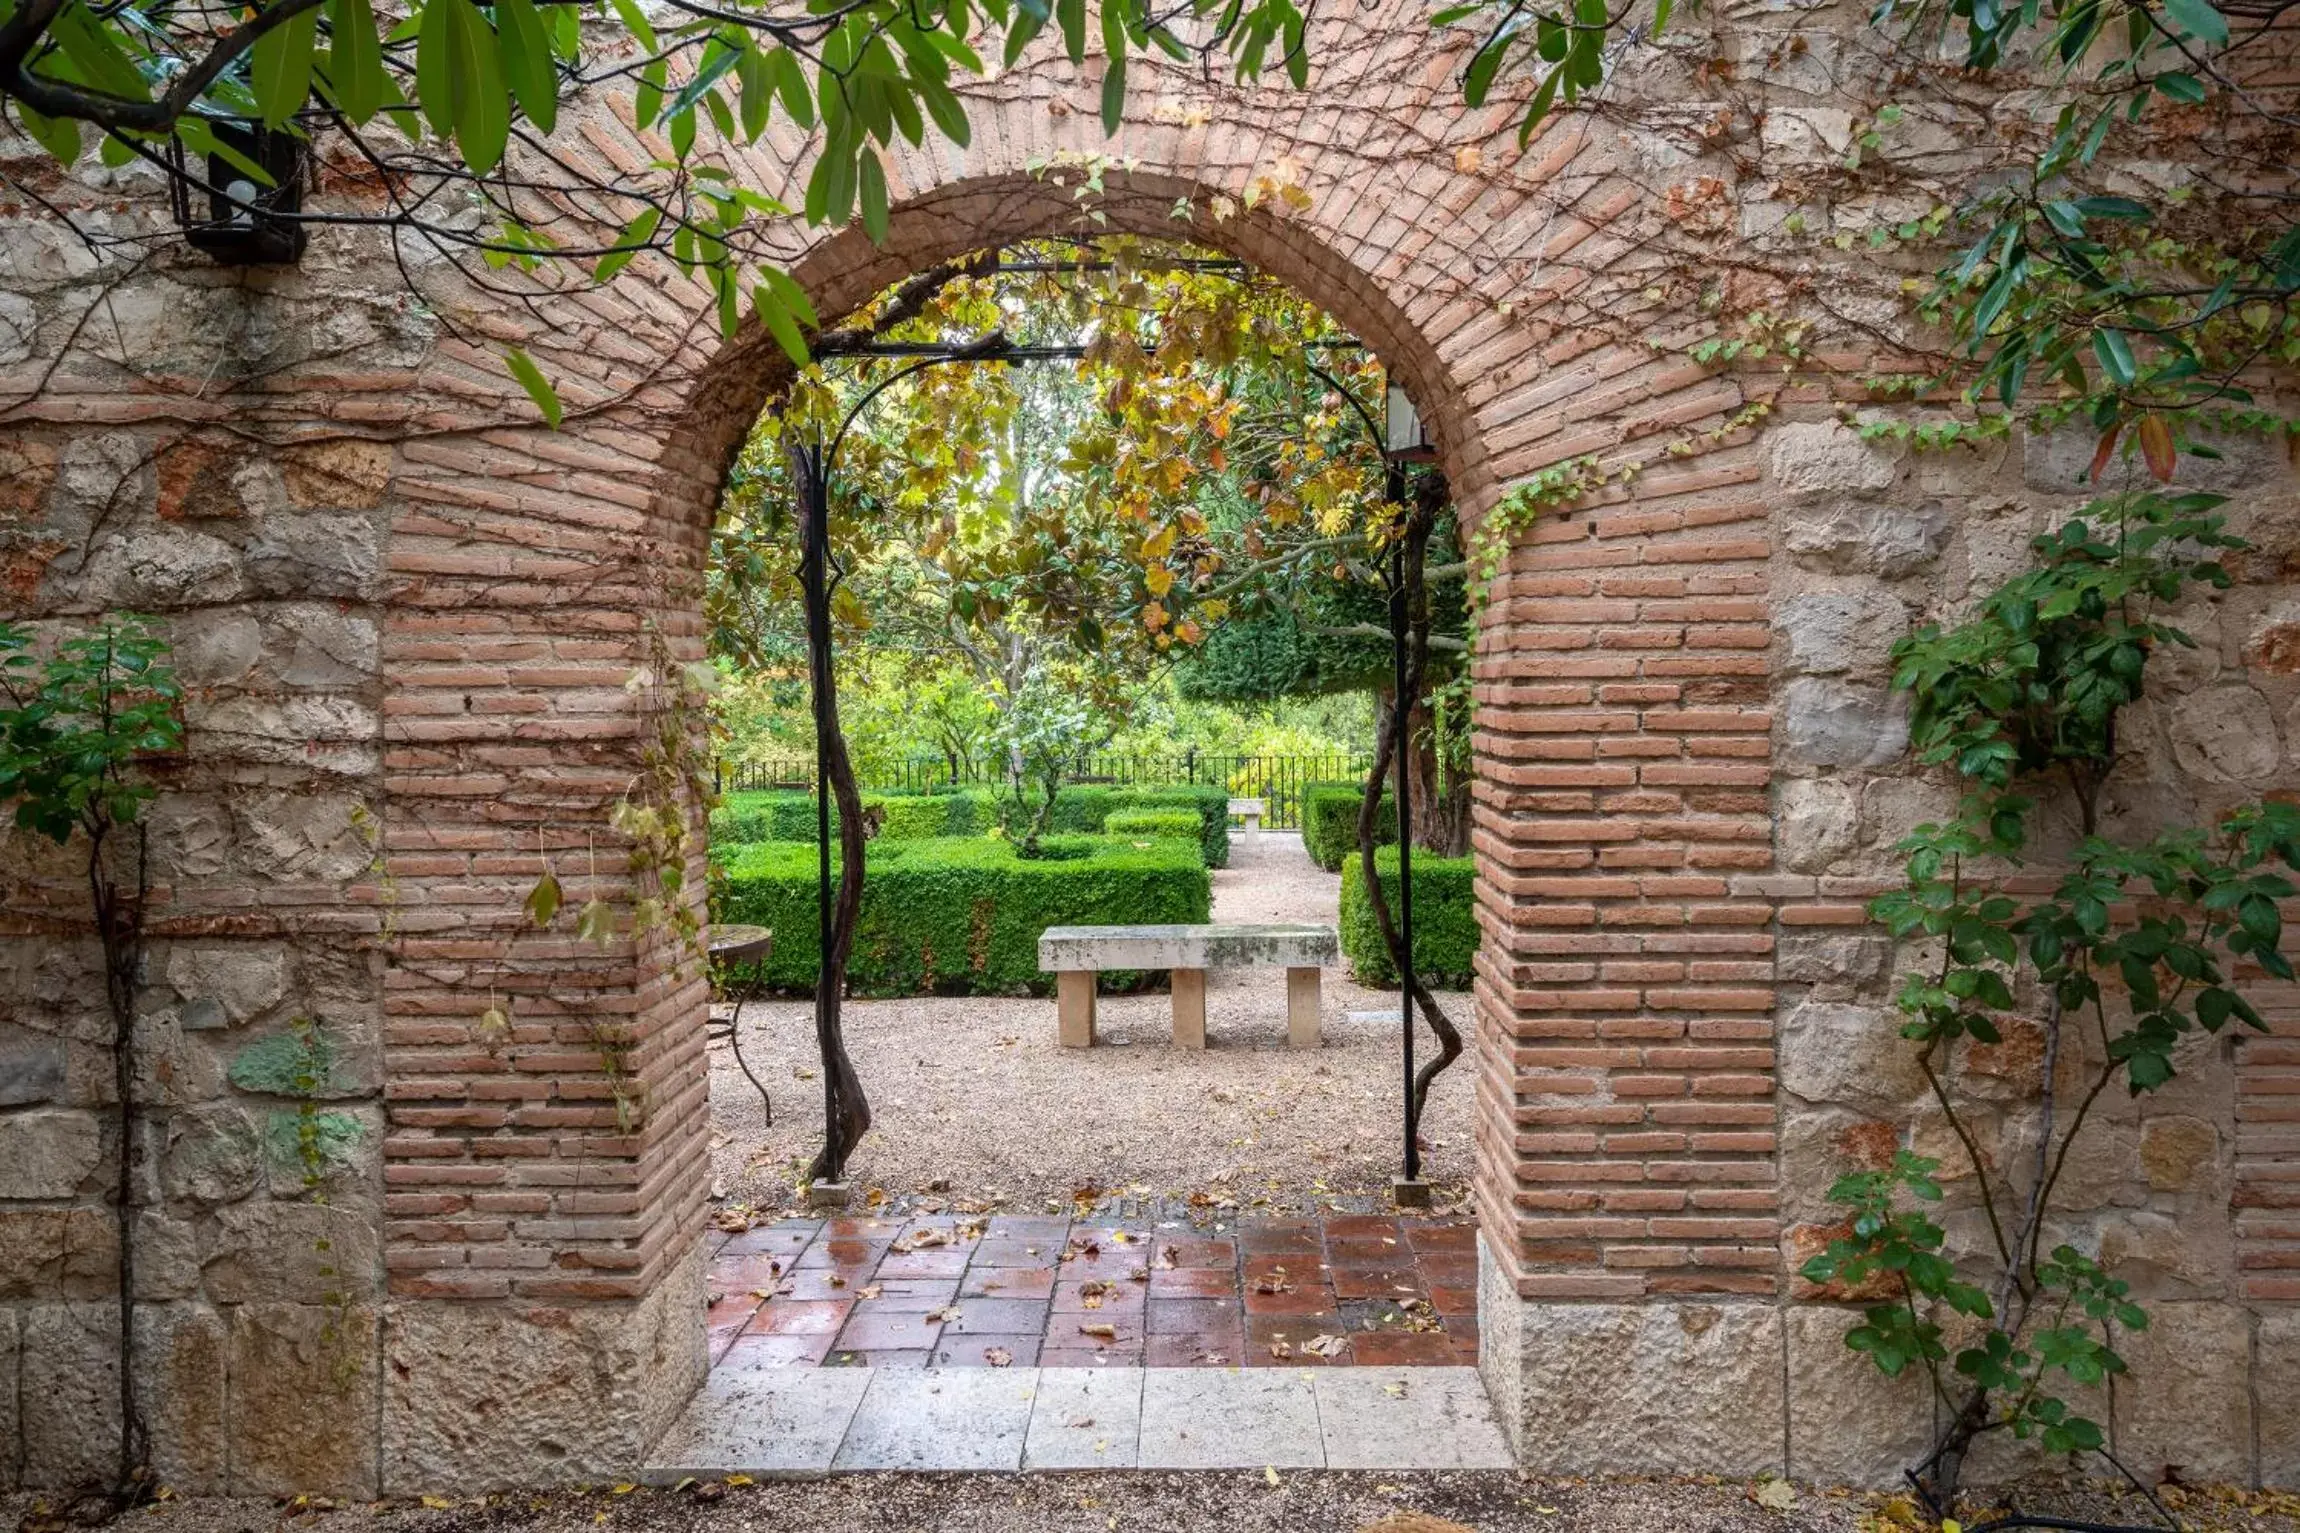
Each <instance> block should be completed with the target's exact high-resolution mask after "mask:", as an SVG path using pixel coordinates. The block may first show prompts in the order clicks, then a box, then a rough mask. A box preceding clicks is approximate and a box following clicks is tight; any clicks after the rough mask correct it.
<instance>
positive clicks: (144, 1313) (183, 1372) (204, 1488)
mask: <svg viewBox="0 0 2300 1533" xmlns="http://www.w3.org/2000/svg"><path fill="white" fill-rule="evenodd" d="M136 1347H137V1351H138V1354H139V1355H138V1357H137V1363H136V1371H137V1376H138V1377H137V1385H136V1401H137V1409H138V1411H139V1412H140V1413H141V1414H142V1416H143V1419H144V1429H145V1431H146V1433H147V1434H148V1440H149V1442H150V1445H151V1456H152V1472H153V1473H154V1474H155V1475H156V1476H158V1478H159V1481H160V1483H161V1484H163V1485H166V1486H168V1487H169V1488H170V1489H172V1490H175V1491H177V1492H178V1493H180V1494H188V1495H221V1494H223V1493H224V1492H225V1491H226V1490H227V1489H228V1488H229V1479H230V1467H229V1466H230V1458H229V1454H228V1452H227V1451H226V1447H225V1442H226V1437H225V1419H224V1418H225V1398H226V1380H228V1379H229V1378H230V1377H231V1359H230V1344H229V1333H228V1328H227V1327H226V1325H225V1322H224V1319H223V1317H222V1316H221V1315H219V1314H217V1313H216V1312H215V1311H214V1310H212V1309H210V1308H208V1307H207V1306H206V1305H202V1304H166V1305H158V1306H151V1307H145V1308H139V1309H138V1310H137V1311H136Z"/></svg>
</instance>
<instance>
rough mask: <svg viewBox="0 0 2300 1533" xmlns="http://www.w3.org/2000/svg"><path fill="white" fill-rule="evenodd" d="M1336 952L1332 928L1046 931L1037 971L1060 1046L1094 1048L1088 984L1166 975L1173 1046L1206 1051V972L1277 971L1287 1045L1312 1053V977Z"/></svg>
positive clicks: (1315, 986) (1316, 988)
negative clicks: (1106, 975)
mask: <svg viewBox="0 0 2300 1533" xmlns="http://www.w3.org/2000/svg"><path fill="white" fill-rule="evenodd" d="M1340 952H1341V945H1340V943H1339V942H1338V941H1337V940H1336V938H1335V935H1334V929H1333V928H1332V927H1331V926H1313V925H1277V926H1254V925H1244V924H1231V925H1217V926H1049V927H1048V928H1047V929H1046V931H1045V932H1044V934H1043V935H1041V936H1040V937H1039V939H1038V967H1039V969H1040V971H1041V972H1043V973H1047V974H1052V975H1054V976H1055V991H1056V996H1057V1002H1056V1013H1057V1017H1058V1021H1059V1025H1060V1030H1061V1031H1060V1036H1061V1040H1062V1046H1063V1047H1064V1048H1071V1049H1084V1048H1091V1047H1092V1046H1093V1044H1094V976H1095V975H1096V974H1098V973H1100V972H1101V971H1102V970H1104V969H1166V970H1169V971H1171V972H1172V974H1173V976H1174V1046H1175V1047H1176V1048H1178V1049H1202V1048H1204V1047H1205V1046H1206V971H1207V970H1208V969H1244V968H1253V967H1258V966H1260V967H1282V968H1284V969H1285V971H1286V1041H1287V1042H1288V1043H1291V1044H1292V1045H1293V1046H1294V1047H1295V1048H1297V1049H1314V1048H1316V1047H1317V1046H1318V1004H1319V1000H1320V976H1319V971H1320V970H1322V969H1323V968H1325V967H1326V965H1328V964H1330V963H1333V962H1335V961H1336V960H1337V959H1338V958H1339V956H1340Z"/></svg>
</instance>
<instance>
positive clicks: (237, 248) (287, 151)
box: [172, 122, 310, 266]
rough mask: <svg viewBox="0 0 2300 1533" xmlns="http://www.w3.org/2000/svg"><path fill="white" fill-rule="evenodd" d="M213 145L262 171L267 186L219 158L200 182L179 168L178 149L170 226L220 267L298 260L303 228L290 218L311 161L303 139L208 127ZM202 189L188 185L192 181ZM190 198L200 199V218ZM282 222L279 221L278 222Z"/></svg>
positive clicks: (223, 125) (224, 125) (179, 149)
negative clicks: (174, 225) (173, 218)
mask: <svg viewBox="0 0 2300 1533" xmlns="http://www.w3.org/2000/svg"><path fill="white" fill-rule="evenodd" d="M209 131H210V132H212V133H213V134H214V135H215V139H216V142H217V143H219V144H222V145H225V146H227V147H229V148H230V149H231V150H232V151H233V153H235V154H237V155H239V156H240V157H241V159H243V160H245V161H248V162H250V163H253V164H256V165H260V166H262V167H263V170H264V173H265V174H266V175H268V176H269V177H271V183H272V184H271V185H269V186H264V185H261V184H260V183H259V182H258V181H257V180H256V178H255V177H254V176H251V175H249V174H248V172H247V168H246V166H245V165H242V164H238V163H235V162H234V161H232V160H231V159H228V158H226V157H225V156H224V155H221V154H211V155H209V156H208V157H207V168H206V171H205V173H204V175H201V176H197V177H195V176H194V175H192V174H191V173H190V172H189V171H187V170H186V169H185V167H184V163H183V146H182V144H181V143H180V142H179V143H177V145H176V146H175V156H176V170H177V172H178V173H177V175H176V177H175V178H174V181H173V183H172V187H173V192H174V196H175V204H176V223H177V224H178V225H179V226H180V227H181V228H182V229H183V231H184V239H185V240H186V241H187V242H188V243H189V244H190V245H191V246H192V248H193V249H195V250H200V251H204V252H206V253H207V254H208V255H209V256H211V257H213V258H214V259H215V260H216V261H218V262H220V263H221V264H223V265H226V266H285V265H292V264H294V263H295V262H296V261H297V260H299V259H301V258H302V256H303V247H304V227H303V223H302V221H301V220H299V219H297V218H295V217H294V216H293V215H294V214H296V213H298V212H300V211H302V209H303V193H304V182H305V177H306V172H307V168H308V166H309V164H310V155H309V154H308V152H307V147H306V145H305V142H304V140H303V139H301V138H298V137H297V136H296V135H295V134H293V133H285V132H281V131H279V130H277V129H270V128H259V127H252V126H243V125H240V124H235V123H228V122H211V123H210V124H209ZM196 181H197V182H204V183H205V185H204V186H195V184H194V183H195V182H196ZM195 195H198V196H203V197H204V199H205V201H206V207H205V208H204V209H203V210H202V211H203V212H204V213H205V214H206V216H205V217H204V218H203V217H195V216H194V212H193V201H194V197H195ZM283 214H284V215H288V216H285V217H282V216H280V215H283Z"/></svg>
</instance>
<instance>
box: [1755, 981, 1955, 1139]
mask: <svg viewBox="0 0 2300 1533" xmlns="http://www.w3.org/2000/svg"><path fill="white" fill-rule="evenodd" d="M1778 1072H1779V1079H1780V1082H1781V1089H1782V1090H1784V1091H1787V1092H1789V1093H1790V1094H1791V1095H1793V1096H1797V1097H1801V1098H1803V1099H1804V1100H1805V1101H1807V1102H1815V1103H1820V1102H1830V1103H1837V1104H1841V1105H1844V1106H1849V1107H1855V1108H1859V1109H1861V1110H1862V1111H1864V1112H1868V1113H1872V1114H1877V1115H1890V1114H1891V1112H1892V1111H1893V1110H1894V1109H1896V1108H1898V1107H1901V1106H1903V1105H1904V1104H1906V1103H1908V1102H1911V1101H1913V1100H1914V1099H1915V1098H1917V1097H1918V1096H1919V1095H1921V1094H1922V1093H1923V1092H1924V1090H1925V1081H1924V1076H1923V1074H1922V1073H1921V1072H1920V1071H1919V1070H1918V1069H1917V1065H1916V1058H1915V1055H1914V1053H1913V1052H1912V1050H1911V1049H1910V1047H1909V1044H1908V1040H1906V1039H1904V1038H1903V1037H1901V1034H1900V1024H1899V1021H1898V1019H1897V1017H1896V1016H1895V1014H1894V1013H1892V1012H1891V1011H1888V1010H1887V1009H1885V1008H1883V1007H1881V1006H1846V1005H1840V1004H1837V1003H1835V1002H1830V1001H1806V1002H1804V1003H1803V1004H1801V1005H1799V1006H1798V1007H1797V1008H1796V1009H1795V1010H1793V1011H1791V1012H1790V1013H1789V1014H1788V1016H1786V1017H1785V1018H1783V1019H1782V1022H1781V1046H1780V1064H1779V1067H1778Z"/></svg>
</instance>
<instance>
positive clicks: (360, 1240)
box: [201, 1198, 378, 1305]
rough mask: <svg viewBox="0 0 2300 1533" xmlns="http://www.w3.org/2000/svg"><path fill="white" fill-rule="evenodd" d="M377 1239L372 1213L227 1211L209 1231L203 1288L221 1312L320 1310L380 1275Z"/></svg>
mask: <svg viewBox="0 0 2300 1533" xmlns="http://www.w3.org/2000/svg"><path fill="white" fill-rule="evenodd" d="M377 1238H378V1231H377V1224H376V1220H375V1219H374V1217H373V1216H372V1213H363V1212H362V1211H361V1210H360V1209H359V1208H358V1207H356V1206H352V1205H349V1204H345V1203H334V1204H320V1203H307V1202H300V1201H288V1200H282V1199H276V1198H250V1199H248V1200H246V1201H245V1202H240V1203H227V1204H225V1205H223V1206H222V1207H221V1208H218V1209H217V1210H216V1212H215V1216H214V1218H213V1219H212V1220H211V1221H209V1222H208V1224H207V1225H206V1227H205V1231H204V1242H203V1243H204V1247H205V1250H204V1261H203V1266H202V1274H201V1276H202V1285H203V1287H204V1288H205V1290H206V1292H207V1295H208V1297H209V1298H211V1299H213V1300H214V1301H215V1302H217V1303H219V1304H261V1303H271V1304H291V1305H292V1304H318V1303H320V1302H321V1301H322V1300H323V1299H324V1298H325V1296H326V1295H327V1294H329V1293H331V1292H335V1291H338V1290H340V1289H342V1288H343V1287H344V1286H345V1284H346V1283H347V1282H353V1281H355V1279H356V1276H357V1275H359V1274H365V1273H370V1272H374V1271H375V1270H376V1269H377V1266H378V1256H377V1252H376V1242H377ZM322 1240H325V1241H326V1242H327V1248H326V1249H325V1250H324V1251H323V1250H322V1249H321V1248H320V1242H321V1241H322ZM331 1268H332V1269H333V1271H332V1273H331V1272H330V1271H329V1270H327V1269H331ZM345 1274H351V1275H353V1276H352V1277H347V1276H345Z"/></svg>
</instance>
